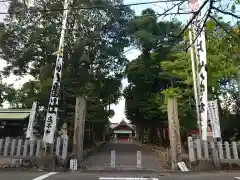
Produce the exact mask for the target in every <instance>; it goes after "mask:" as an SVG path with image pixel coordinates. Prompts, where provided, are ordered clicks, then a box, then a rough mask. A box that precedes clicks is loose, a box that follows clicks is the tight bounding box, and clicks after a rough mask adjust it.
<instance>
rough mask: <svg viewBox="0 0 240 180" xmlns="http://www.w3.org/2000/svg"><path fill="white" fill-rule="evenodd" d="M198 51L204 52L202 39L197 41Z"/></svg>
mask: <svg viewBox="0 0 240 180" xmlns="http://www.w3.org/2000/svg"><path fill="white" fill-rule="evenodd" d="M197 51H198V52H199V51H201V52H203V46H202V40H200V41H197Z"/></svg>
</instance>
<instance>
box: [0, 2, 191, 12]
mask: <svg viewBox="0 0 240 180" xmlns="http://www.w3.org/2000/svg"><path fill="white" fill-rule="evenodd" d="M181 1H182V0H157V1H149V2H139V3H131V4H121V5H102V6H99V5H98V6H89V7H82V6H76V7H71V9H103V8H104V9H106V8H123V7H128V6H139V5H148V4H156V3H171V2H172V3H173V2H181ZM184 1H187V0H184ZM1 2H11V0H2V1H0V3H1ZM63 10H65V9H64V8H56V9H46V10H45V11H63ZM0 14H9V13H7V12H0Z"/></svg>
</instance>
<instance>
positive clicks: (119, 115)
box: [0, 0, 232, 123]
mask: <svg viewBox="0 0 240 180" xmlns="http://www.w3.org/2000/svg"><path fill="white" fill-rule="evenodd" d="M153 1H157V0H124V4H133V3H142V2H153ZM227 1H228V0H225V2H227ZM167 6H169V7H171V4H168V5H166V4H165V3H152V4H148V5H137V6H131V8H132V9H133V10H134V11H135V13H136V15H140V14H141V12H142V10H144V9H146V8H152V9H153V10H155V11H156V12H158V13H162V12H164V10H165V9H166V8H167ZM7 8H8V5H7V3H6V2H0V12H7ZM185 8H187V7H185ZM173 11H175V12H176V8H175V9H173ZM4 17H5V15H2V14H0V22H1V21H3V19H4ZM170 19H171V17H170V16H169V17H167V19H166V18H165V19H164V20H170ZM177 19H178V20H180V21H181V22H183V23H186V22H187V19H188V16H187V15H181V16H178V17H177ZM224 19H225V20H227V21H232V19H231V18H230V17H225V18H224ZM125 55H126V57H127V58H128V60H129V61H131V60H133V59H135V58H137V57H138V56H139V55H140V51H139V50H137V49H132V50H130V51H128V52H127V53H126V54H125ZM0 64H1V66H0V70H2V69H3V68H4V66H6V62H5V61H4V60H1V59H0ZM30 79H33V78H32V77H31V76H26V77H24V78H21V79H19V78H18V77H16V76H13V75H11V76H10V77H9V78H7V79H3V82H6V83H8V84H14V87H15V88H20V87H21V86H22V85H23V84H24V83H25V82H27V81H28V80H30ZM122 85H123V88H125V87H126V86H127V85H128V82H127V79H124V80H122ZM5 107H7V104H5ZM111 108H112V109H113V110H114V111H115V115H114V116H113V118H111V119H110V121H111V122H113V123H117V122H120V121H121V120H122V119H125V120H127V119H126V116H125V99H124V98H123V97H122V98H121V99H120V100H119V102H118V104H116V105H112V106H111ZM127 121H128V120H127Z"/></svg>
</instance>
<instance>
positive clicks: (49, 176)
mask: <svg viewBox="0 0 240 180" xmlns="http://www.w3.org/2000/svg"><path fill="white" fill-rule="evenodd" d="M103 177H104V178H103ZM239 177H240V173H235V174H225V173H220V172H218V173H199V172H185V173H183V172H172V173H171V172H168V173H149V172H148V173H142V172H138V173H133V172H126V171H125V172H117V173H112V172H110V173H109V172H108V173H106V172H96V173H93V172H90V173H89V172H62V173H51V172H50V173H48V172H41V173H40V172H15V173H11V172H1V173H0V179H1V180H5V179H6V180H19V179H20V180H66V179H71V180H103V179H105V180H113V179H115V180H153V179H154V180H203V179H204V180H237V179H238V178H239Z"/></svg>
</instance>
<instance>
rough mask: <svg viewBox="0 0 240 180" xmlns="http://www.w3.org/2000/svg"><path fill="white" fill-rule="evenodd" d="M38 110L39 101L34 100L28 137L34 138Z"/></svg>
mask: <svg viewBox="0 0 240 180" xmlns="http://www.w3.org/2000/svg"><path fill="white" fill-rule="evenodd" d="M36 111H37V102H33V105H32V110H31V112H30V116H29V120H28V127H27V133H26V138H30V139H33V136H34V135H33V125H34V121H35V117H36Z"/></svg>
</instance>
